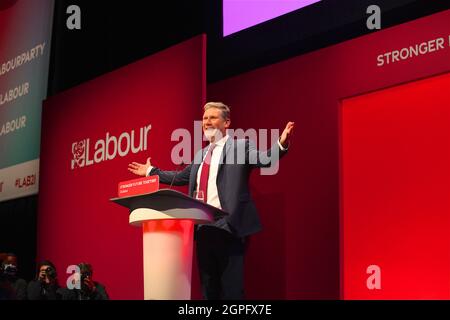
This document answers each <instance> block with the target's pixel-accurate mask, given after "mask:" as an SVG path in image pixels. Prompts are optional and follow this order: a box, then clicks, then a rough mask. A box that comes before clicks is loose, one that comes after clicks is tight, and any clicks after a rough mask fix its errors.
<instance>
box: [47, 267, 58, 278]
mask: <svg viewBox="0 0 450 320" xmlns="http://www.w3.org/2000/svg"><path fill="white" fill-rule="evenodd" d="M45 274H46V275H47V277H48V278H49V279H55V278H56V270H55V269H53V268H52V267H47V269H45Z"/></svg>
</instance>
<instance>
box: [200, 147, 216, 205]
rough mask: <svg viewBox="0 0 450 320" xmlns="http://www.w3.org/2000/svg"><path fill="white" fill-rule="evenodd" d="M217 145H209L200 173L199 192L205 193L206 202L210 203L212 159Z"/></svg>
mask: <svg viewBox="0 0 450 320" xmlns="http://www.w3.org/2000/svg"><path fill="white" fill-rule="evenodd" d="M215 147H216V145H215V144H210V145H209V150H208V153H207V154H206V157H205V160H203V166H202V172H201V173H200V186H199V188H198V190H199V191H203V197H204V199H205V202H208V194H207V192H208V178H209V166H210V164H211V157H212V152H213V150H214V148H215Z"/></svg>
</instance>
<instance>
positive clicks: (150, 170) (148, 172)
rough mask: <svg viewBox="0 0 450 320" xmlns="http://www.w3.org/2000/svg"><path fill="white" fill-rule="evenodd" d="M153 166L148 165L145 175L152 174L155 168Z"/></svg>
mask: <svg viewBox="0 0 450 320" xmlns="http://www.w3.org/2000/svg"><path fill="white" fill-rule="evenodd" d="M153 168H154V167H153V166H150V167H148V169H147V172H146V173H145V176H146V177H148V176H149V175H150V172H152V170H153Z"/></svg>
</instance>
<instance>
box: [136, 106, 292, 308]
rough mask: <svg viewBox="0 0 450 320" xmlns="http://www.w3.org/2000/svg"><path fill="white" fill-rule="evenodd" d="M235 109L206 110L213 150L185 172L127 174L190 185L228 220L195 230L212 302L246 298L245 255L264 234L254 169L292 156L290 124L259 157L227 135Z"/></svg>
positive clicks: (140, 168) (141, 168)
mask: <svg viewBox="0 0 450 320" xmlns="http://www.w3.org/2000/svg"><path fill="white" fill-rule="evenodd" d="M230 124H231V120H230V109H229V107H228V106H226V105H225V104H223V103H221V102H209V103H207V104H205V106H204V114H203V121H202V126H203V132H204V134H205V136H206V138H207V139H208V141H209V142H210V144H209V145H208V146H207V147H206V148H204V149H202V150H201V151H199V152H198V153H197V154H196V155H195V157H194V161H193V163H191V164H190V165H188V166H187V167H186V168H185V169H184V170H182V171H180V172H177V171H163V170H161V169H159V168H157V167H154V166H152V165H151V162H150V158H148V159H147V162H146V163H145V164H140V163H137V162H132V163H130V164H129V167H128V170H129V171H131V172H132V173H134V174H137V175H140V176H148V175H158V176H159V180H160V182H161V183H163V184H172V183H173V184H174V185H187V184H189V195H190V196H193V195H194V194H195V195H198V194H202V195H203V196H202V198H204V199H205V201H206V202H207V203H208V204H210V205H213V206H215V207H217V208H220V209H222V210H224V211H225V212H227V213H228V216H226V217H225V218H222V219H220V220H218V221H216V222H215V223H214V224H211V225H201V226H199V227H198V228H197V230H196V249H197V259H198V267H199V271H200V279H201V283H202V291H203V296H204V297H205V298H206V299H208V300H211V299H213V300H217V299H226V300H229V299H243V298H244V277H243V274H244V254H245V249H246V241H247V237H248V236H250V235H252V234H254V233H256V232H258V231H260V230H261V223H260V220H259V216H258V212H257V209H256V206H255V204H254V202H253V200H252V199H251V196H250V190H249V185H248V180H249V177H250V172H251V170H252V169H253V168H258V167H270V166H272V165H274V164H275V162H276V161H278V159H279V158H280V157H282V156H283V155H285V154H286V153H287V149H288V146H289V138H290V136H291V135H292V133H293V129H294V123H293V122H288V124H287V125H286V128H285V129H284V131H283V133H282V134H281V136H280V139H279V140H278V142H277V143H275V144H274V145H273V146H272V147H271V148H270V149H269V150H267V151H265V152H260V151H258V150H257V149H256V148H255V147H254V145H253V144H252V142H250V141H249V140H247V139H238V140H234V139H233V138H232V137H230V136H228V135H227V129H228V128H229V127H230Z"/></svg>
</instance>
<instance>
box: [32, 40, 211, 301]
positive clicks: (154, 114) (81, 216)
mask: <svg viewBox="0 0 450 320" xmlns="http://www.w3.org/2000/svg"><path fill="white" fill-rule="evenodd" d="M205 41H206V39H205V37H204V36H199V37H196V38H194V39H192V40H189V41H186V42H183V43H181V44H179V45H177V46H174V47H172V48H169V49H167V50H164V51H162V52H160V53H158V54H156V55H153V56H151V57H148V58H146V59H144V60H142V61H139V62H137V63H134V64H131V65H129V66H127V67H124V68H121V69H119V70H117V71H114V72H112V73H109V74H107V75H105V76H102V77H100V78H97V79H95V80H93V81H90V82H88V83H85V84H83V85H81V86H78V87H76V88H73V89H71V90H68V91H66V92H64V93H62V94H59V95H57V96H54V97H52V98H51V99H49V100H47V101H46V102H45V105H44V109H43V124H42V147H41V168H40V170H41V180H40V187H41V189H40V198H39V218H38V219H39V222H38V258H39V259H50V260H52V261H54V262H55V263H56V266H57V269H58V273H59V278H60V282H62V284H63V285H65V282H66V279H67V277H68V275H67V274H66V273H65V272H66V268H67V266H69V265H71V264H77V263H79V262H82V261H86V262H90V263H92V265H93V267H94V278H96V279H97V280H98V281H100V282H102V283H104V284H105V285H106V287H107V290H108V292H109V294H110V296H111V298H113V299H143V271H142V230H141V229H139V228H134V227H131V226H129V225H128V212H127V210H126V209H124V208H121V207H119V206H117V205H115V204H113V203H111V202H110V201H109V199H110V198H113V197H116V196H117V183H118V182H119V181H124V180H129V179H132V178H134V177H135V176H133V175H132V174H131V173H129V172H128V171H127V165H128V163H129V162H131V161H139V162H145V160H146V158H147V157H148V156H151V157H152V162H153V164H154V165H158V166H161V167H163V168H167V169H173V170H175V168H176V166H175V165H174V164H173V163H172V161H171V157H170V155H171V149H172V147H173V146H174V145H176V144H177V143H178V142H176V141H174V142H171V134H172V131H173V130H175V129H177V128H187V129H188V130H190V131H193V122H192V121H193V120H194V119H200V118H201V114H202V110H201V106H202V104H203V103H204V95H205V82H204V81H205V76H204V75H205V52H206V51H205ZM150 126H151V127H150ZM194 268H195V266H194ZM194 270H195V269H194ZM194 276H195V277H194V280H196V281H197V282H198V276H197V274H196V273H195V272H194ZM196 286H197V287H196V288H197V289H196V290H197V292H198V284H196Z"/></svg>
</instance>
